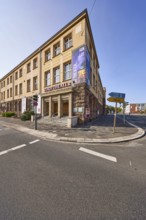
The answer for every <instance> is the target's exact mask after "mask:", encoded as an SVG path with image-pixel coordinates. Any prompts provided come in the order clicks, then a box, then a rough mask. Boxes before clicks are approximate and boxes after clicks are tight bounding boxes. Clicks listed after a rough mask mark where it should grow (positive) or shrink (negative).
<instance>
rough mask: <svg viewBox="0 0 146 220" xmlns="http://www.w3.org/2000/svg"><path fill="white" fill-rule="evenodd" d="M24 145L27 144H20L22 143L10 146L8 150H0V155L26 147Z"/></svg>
mask: <svg viewBox="0 0 146 220" xmlns="http://www.w3.org/2000/svg"><path fill="white" fill-rule="evenodd" d="M26 146H27V145H26V144H22V145H19V146H16V147H12V148H10V149H8V150H4V151H1V152H0V156H1V155H3V154H7V153H9V152H10V151H14V150H18V149H19V148H22V147H26Z"/></svg>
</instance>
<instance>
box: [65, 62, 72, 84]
mask: <svg viewBox="0 0 146 220" xmlns="http://www.w3.org/2000/svg"><path fill="white" fill-rule="evenodd" d="M68 79H71V62H68V63H65V64H64V80H68Z"/></svg>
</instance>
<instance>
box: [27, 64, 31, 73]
mask: <svg viewBox="0 0 146 220" xmlns="http://www.w3.org/2000/svg"><path fill="white" fill-rule="evenodd" d="M30 71H31V69H30V63H28V64H27V73H29V72H30Z"/></svg>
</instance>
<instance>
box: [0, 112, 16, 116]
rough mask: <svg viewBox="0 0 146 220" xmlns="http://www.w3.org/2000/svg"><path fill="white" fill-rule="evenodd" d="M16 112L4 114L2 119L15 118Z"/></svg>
mask: <svg viewBox="0 0 146 220" xmlns="http://www.w3.org/2000/svg"><path fill="white" fill-rule="evenodd" d="M15 115H16V114H15V112H3V113H2V117H12V116H15Z"/></svg>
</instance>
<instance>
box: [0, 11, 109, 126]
mask: <svg viewBox="0 0 146 220" xmlns="http://www.w3.org/2000/svg"><path fill="white" fill-rule="evenodd" d="M14 53H16V51H14ZM33 95H38V98H39V100H38V106H37V113H39V114H41V115H42V116H46V115H48V116H49V117H52V116H54V115H56V116H58V117H63V116H69V117H72V116H76V117H78V122H79V123H83V122H85V121H89V120H91V119H94V118H96V117H97V116H98V115H100V114H103V113H104V112H105V102H106V99H105V96H106V89H105V88H104V87H103V85H102V81H101V78H100V74H99V62H98V57H97V53H96V48H95V44H94V39H93V35H92V30H91V26H90V21H89V16H88V12H87V10H84V11H83V12H81V13H80V14H79V15H78V16H76V17H75V18H74V19H73V20H72V21H71V22H69V23H68V24H67V25H66V26H65V27H63V28H62V29H61V30H60V31H58V32H57V33H56V34H55V35H54V36H52V37H51V38H50V39H49V40H47V41H46V42H45V43H44V44H43V45H41V46H40V47H39V48H38V49H37V50H35V51H34V52H33V53H32V54H30V55H29V56H28V57H27V58H26V59H24V60H23V61H22V62H21V63H19V64H18V65H17V66H16V67H14V68H13V69H12V70H11V71H10V72H9V73H8V74H6V75H5V76H3V77H2V78H1V79H0V112H6V111H14V112H15V113H16V114H17V116H20V115H21V114H22V113H23V112H24V111H26V110H28V111H29V110H33V104H32V97H33Z"/></svg>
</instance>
